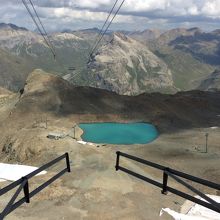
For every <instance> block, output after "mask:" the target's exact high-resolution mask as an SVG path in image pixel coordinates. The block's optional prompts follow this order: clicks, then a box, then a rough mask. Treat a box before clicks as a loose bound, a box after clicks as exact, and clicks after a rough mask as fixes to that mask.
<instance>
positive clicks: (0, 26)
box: [0, 23, 28, 31]
mask: <svg viewBox="0 0 220 220" xmlns="http://www.w3.org/2000/svg"><path fill="white" fill-rule="evenodd" d="M0 29H13V30H23V31H28V29H26V28H24V27H18V26H17V25H15V24H10V23H8V24H6V23H0Z"/></svg>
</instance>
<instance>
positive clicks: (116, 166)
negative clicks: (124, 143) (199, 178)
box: [115, 151, 120, 171]
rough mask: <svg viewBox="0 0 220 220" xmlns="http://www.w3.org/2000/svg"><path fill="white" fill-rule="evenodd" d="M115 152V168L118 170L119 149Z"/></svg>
mask: <svg viewBox="0 0 220 220" xmlns="http://www.w3.org/2000/svg"><path fill="white" fill-rule="evenodd" d="M116 154H117V157H116V165H115V170H116V171H118V167H119V158H120V151H117V152H116Z"/></svg>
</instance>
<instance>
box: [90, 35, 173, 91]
mask: <svg viewBox="0 0 220 220" xmlns="http://www.w3.org/2000/svg"><path fill="white" fill-rule="evenodd" d="M88 69H89V72H90V73H89V81H90V82H93V83H92V84H90V85H92V86H94V87H97V88H103V89H108V90H110V91H115V92H117V93H119V94H126V95H135V94H140V93H142V92H146V91H148V92H154V91H161V92H165V91H168V92H175V91H177V90H176V88H175V87H174V84H173V79H172V73H171V71H170V69H169V68H168V67H167V65H166V63H165V62H163V61H162V60H161V59H159V58H158V57H157V56H156V55H155V54H153V53H152V52H151V51H150V50H149V49H148V48H147V47H146V46H144V45H143V44H140V43H138V42H137V41H135V40H134V39H132V38H129V37H127V36H125V35H123V34H120V33H115V34H114V36H113V39H112V40H111V42H110V43H109V44H107V45H104V46H102V47H101V48H100V49H99V50H98V52H97V54H96V55H95V56H94V57H93V58H92V59H91V61H90V63H89V65H88Z"/></svg>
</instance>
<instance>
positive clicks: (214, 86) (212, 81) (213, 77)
mask: <svg viewBox="0 0 220 220" xmlns="http://www.w3.org/2000/svg"><path fill="white" fill-rule="evenodd" d="M198 89H199V90H205V91H212V90H213V91H215V90H219V89H220V72H219V70H215V71H214V72H213V73H211V74H210V75H209V76H208V77H206V78H205V79H204V80H203V81H202V83H201V84H200V86H199V87H198Z"/></svg>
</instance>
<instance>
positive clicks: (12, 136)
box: [0, 70, 220, 160]
mask: <svg viewBox="0 0 220 220" xmlns="http://www.w3.org/2000/svg"><path fill="white" fill-rule="evenodd" d="M10 99H11V101H10V100H8V101H7V100H6V103H7V106H8V108H7V112H5V113H4V115H6V116H4V118H1V117H0V122H1V123H0V131H1V136H0V146H2V147H4V149H6V148H7V146H10V151H7V152H5V154H6V155H7V154H11V153H12V152H14V154H13V155H14V157H17V159H18V160H25V158H30V157H31V155H34V154H38V153H39V152H40V151H42V150H46V148H45V146H47V144H49V141H46V140H45V132H48V131H47V130H45V128H44V129H41V127H39V126H40V124H41V123H42V122H44V121H45V118H47V120H48V123H49V124H50V129H52V130H53V126H52V124H56V125H57V126H58V125H59V126H58V127H59V128H60V129H61V128H62V127H63V123H67V124H68V126H69V127H71V126H72V125H73V122H75V123H79V122H89V121H146V122H151V123H153V124H155V125H156V126H157V127H158V129H159V131H160V133H167V132H168V133H169V132H176V131H177V130H179V129H186V128H201V127H211V126H218V125H220V118H219V117H218V115H219V114H220V111H219V109H220V93H219V92H215V93H214V92H199V91H191V92H181V93H177V94H175V95H165V94H159V93H152V94H147V93H145V94H142V95H139V96H132V97H131V96H120V95H118V94H116V93H112V92H109V91H105V90H102V89H96V88H91V87H76V86H73V85H72V84H70V83H69V82H67V81H65V80H63V79H62V78H60V77H58V76H54V75H53V74H48V73H46V72H44V71H42V70H35V71H34V72H32V73H31V74H30V75H29V76H28V79H27V81H26V85H25V88H24V93H23V95H22V96H21V97H20V98H19V94H18V95H17V96H13V97H12V98H10ZM9 102H11V104H10V103H9ZM9 107H10V109H9ZM0 111H2V109H1V108H0ZM1 115H3V112H1ZM64 116H65V117H64ZM6 121H7V123H5V122H6ZM68 126H67V127H68ZM56 129H57V128H56ZM18 130H19V133H18ZM27 132H28V135H27ZM37 132H44V135H43V134H42V135H40V136H39V134H38V133H37ZM37 134H38V135H37ZM41 139H42V140H44V141H42V142H41V141H40V140H41ZM50 144H53V143H50ZM7 149H8V148H7Z"/></svg>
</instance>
